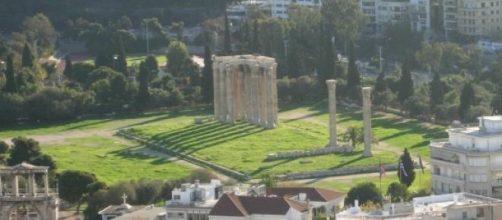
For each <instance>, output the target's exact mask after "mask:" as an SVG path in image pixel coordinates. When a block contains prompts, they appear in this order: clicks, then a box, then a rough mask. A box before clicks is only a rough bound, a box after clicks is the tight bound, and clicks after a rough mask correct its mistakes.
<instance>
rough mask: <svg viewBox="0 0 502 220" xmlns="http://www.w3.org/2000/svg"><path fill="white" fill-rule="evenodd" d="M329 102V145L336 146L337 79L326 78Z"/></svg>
mask: <svg viewBox="0 0 502 220" xmlns="http://www.w3.org/2000/svg"><path fill="white" fill-rule="evenodd" d="M326 85H327V87H328V104H329V147H336V145H337V143H336V80H334V79H330V80H326Z"/></svg>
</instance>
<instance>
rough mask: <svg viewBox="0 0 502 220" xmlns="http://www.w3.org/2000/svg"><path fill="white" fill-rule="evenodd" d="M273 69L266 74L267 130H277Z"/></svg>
mask: <svg viewBox="0 0 502 220" xmlns="http://www.w3.org/2000/svg"><path fill="white" fill-rule="evenodd" d="M272 71H273V70H272V68H270V69H269V70H268V71H267V72H266V81H265V84H266V88H267V96H266V97H265V98H266V99H267V108H268V111H267V128H269V129H271V128H275V126H276V125H275V121H274V107H273V106H274V96H273V86H272V83H273V79H272V78H273V77H272V76H273V74H272Z"/></svg>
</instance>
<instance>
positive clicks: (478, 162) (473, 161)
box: [468, 157, 488, 167]
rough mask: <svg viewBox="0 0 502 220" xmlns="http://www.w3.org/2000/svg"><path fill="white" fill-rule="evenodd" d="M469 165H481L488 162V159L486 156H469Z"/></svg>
mask: <svg viewBox="0 0 502 220" xmlns="http://www.w3.org/2000/svg"><path fill="white" fill-rule="evenodd" d="M468 161H469V166H473V167H483V166H486V165H487V164H488V160H487V159H486V158H476V157H471V158H469V160H468Z"/></svg>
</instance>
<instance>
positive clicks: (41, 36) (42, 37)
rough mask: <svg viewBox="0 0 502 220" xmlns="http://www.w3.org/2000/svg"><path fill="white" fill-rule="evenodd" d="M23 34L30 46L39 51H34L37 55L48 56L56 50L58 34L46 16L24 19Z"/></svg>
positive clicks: (38, 15) (37, 15) (40, 14)
mask: <svg viewBox="0 0 502 220" xmlns="http://www.w3.org/2000/svg"><path fill="white" fill-rule="evenodd" d="M23 33H24V35H25V36H26V40H27V41H28V42H29V43H30V45H32V47H33V48H37V50H38V51H34V52H35V54H38V55H41V54H48V53H49V52H51V51H52V50H53V49H54V44H55V42H56V38H57V32H56V30H55V29H54V27H53V26H52V23H51V21H50V20H49V18H48V17H47V16H45V15H44V14H42V13H38V14H36V15H34V16H33V17H27V18H26V19H24V21H23Z"/></svg>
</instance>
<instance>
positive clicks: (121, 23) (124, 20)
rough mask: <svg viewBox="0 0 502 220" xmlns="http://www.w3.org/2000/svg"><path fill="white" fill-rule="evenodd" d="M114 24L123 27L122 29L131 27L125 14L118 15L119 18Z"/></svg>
mask: <svg viewBox="0 0 502 220" xmlns="http://www.w3.org/2000/svg"><path fill="white" fill-rule="evenodd" d="M116 26H117V28H118V29H123V30H129V29H131V28H132V27H133V26H132V21H131V19H130V18H129V17H127V16H125V15H124V16H122V17H120V18H119V20H117V23H116Z"/></svg>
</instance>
